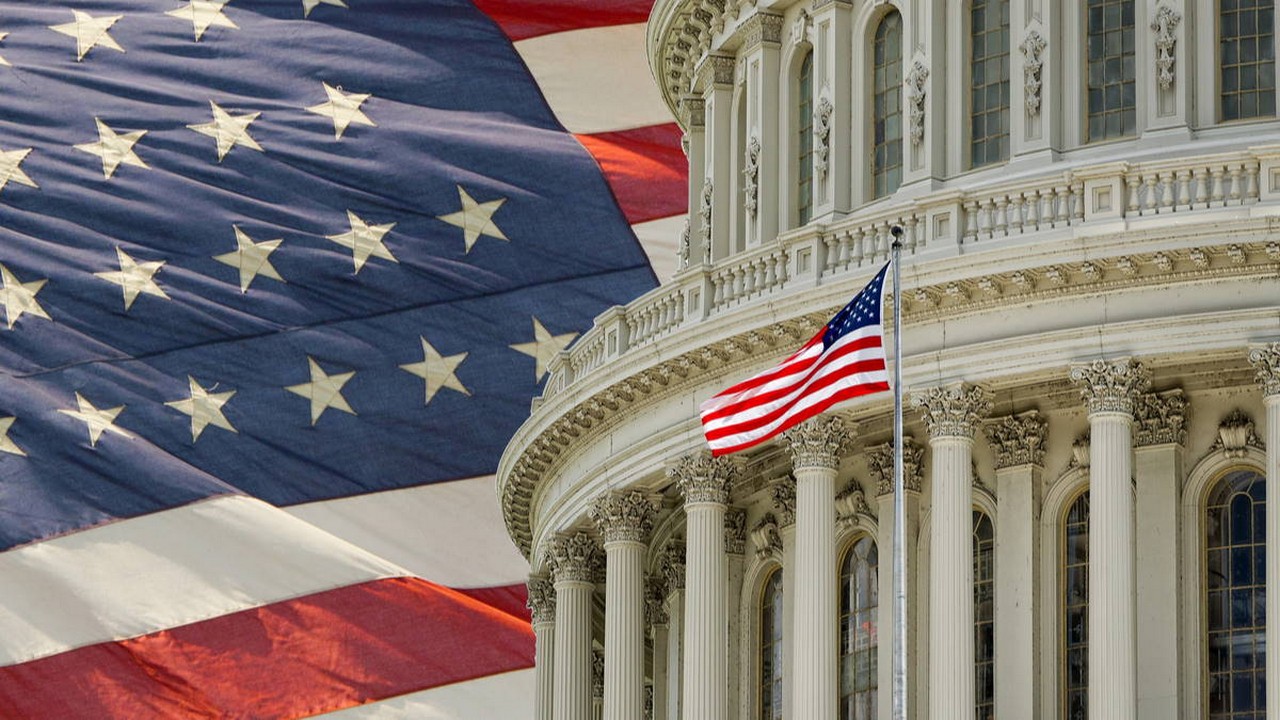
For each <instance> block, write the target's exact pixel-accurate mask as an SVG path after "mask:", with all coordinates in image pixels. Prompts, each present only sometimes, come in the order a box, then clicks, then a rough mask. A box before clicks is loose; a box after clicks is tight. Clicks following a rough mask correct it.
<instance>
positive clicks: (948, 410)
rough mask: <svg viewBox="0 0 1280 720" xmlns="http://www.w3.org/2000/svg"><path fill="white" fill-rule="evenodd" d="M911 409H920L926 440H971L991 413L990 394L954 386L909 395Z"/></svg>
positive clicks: (982, 390) (984, 391) (981, 389)
mask: <svg viewBox="0 0 1280 720" xmlns="http://www.w3.org/2000/svg"><path fill="white" fill-rule="evenodd" d="M911 406H912V407H915V408H919V409H920V413H921V417H922V418H923V419H924V424H925V427H927V428H928V430H929V437H930V438H943V437H960V438H970V439H972V438H973V433H974V431H975V430H977V429H978V426H979V425H981V424H982V419H983V418H984V417H986V416H987V413H989V412H991V398H990V393H988V392H987V391H986V389H985V388H982V387H979V386H976V385H966V384H964V383H956V384H954V385H947V386H945V387H933V388H929V389H928V390H925V391H924V392H923V393H913V394H912V396H911Z"/></svg>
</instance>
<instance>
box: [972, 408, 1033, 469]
mask: <svg viewBox="0 0 1280 720" xmlns="http://www.w3.org/2000/svg"><path fill="white" fill-rule="evenodd" d="M984 429H985V430H986V435H987V442H989V443H991V453H992V454H993V455H994V456H995V461H996V469H997V470H1000V469H1002V468H1007V467H1015V466H1018V465H1043V464H1044V441H1045V435H1046V434H1047V433H1048V430H1049V424H1048V423H1047V422H1045V420H1044V418H1042V417H1040V413H1039V412H1037V411H1035V410H1029V411H1027V412H1024V413H1019V414H1017V415H1006V416H1004V417H1002V418H997V419H995V420H993V421H991V422H989V423H987V424H986V425H985V426H984Z"/></svg>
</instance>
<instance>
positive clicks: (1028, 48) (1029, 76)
mask: <svg viewBox="0 0 1280 720" xmlns="http://www.w3.org/2000/svg"><path fill="white" fill-rule="evenodd" d="M1046 47H1048V44H1047V43H1046V42H1045V40H1044V36H1042V35H1041V34H1040V33H1038V32H1036V31H1035V30H1030V31H1028V32H1027V35H1026V37H1024V38H1023V39H1022V42H1021V43H1020V44H1019V45H1018V49H1019V50H1021V51H1022V93H1023V104H1024V105H1025V106H1026V108H1027V115H1028V116H1030V117H1035V116H1037V115H1039V114H1040V87H1041V84H1042V83H1041V79H1040V73H1041V72H1042V71H1043V70H1044V50H1045V48H1046Z"/></svg>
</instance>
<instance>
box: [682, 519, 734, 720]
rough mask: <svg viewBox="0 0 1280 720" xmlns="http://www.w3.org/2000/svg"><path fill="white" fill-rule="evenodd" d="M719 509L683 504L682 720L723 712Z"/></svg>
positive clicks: (723, 579) (723, 572)
mask: <svg viewBox="0 0 1280 720" xmlns="http://www.w3.org/2000/svg"><path fill="white" fill-rule="evenodd" d="M724 510H725V507H724V505H720V504H717V503H701V502H700V503H690V504H686V505H685V512H686V514H687V516H688V537H687V538H686V543H687V547H688V556H687V558H686V560H685V578H686V579H685V628H684V638H685V642H684V646H685V661H684V703H683V704H684V715H683V717H684V719H685V720H724V719H725V717H726V714H727V710H728V680H729V669H728V662H727V660H728V658H727V657H726V654H727V648H728V635H727V630H726V627H727V626H726V624H725V619H726V618H725V613H726V612H727V609H728V605H727V604H726V602H725V600H726V598H725V585H726V583H727V582H728V572H727V571H728V567H727V563H726V558H725V554H724Z"/></svg>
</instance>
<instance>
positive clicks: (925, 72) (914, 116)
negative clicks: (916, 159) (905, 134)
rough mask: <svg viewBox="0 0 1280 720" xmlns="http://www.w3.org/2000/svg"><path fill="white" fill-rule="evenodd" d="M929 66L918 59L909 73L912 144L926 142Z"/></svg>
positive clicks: (908, 91) (908, 99)
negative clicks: (926, 100) (925, 119)
mask: <svg viewBox="0 0 1280 720" xmlns="http://www.w3.org/2000/svg"><path fill="white" fill-rule="evenodd" d="M928 81H929V66H927V65H925V64H924V62H922V61H920V60H916V61H915V62H914V63H912V65H911V72H910V73H908V74H907V102H908V103H909V113H908V115H909V119H910V121H911V125H910V128H911V144H912V145H919V144H920V143H922V142H924V101H925V97H926V94H927V93H928V84H927V83H928Z"/></svg>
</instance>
